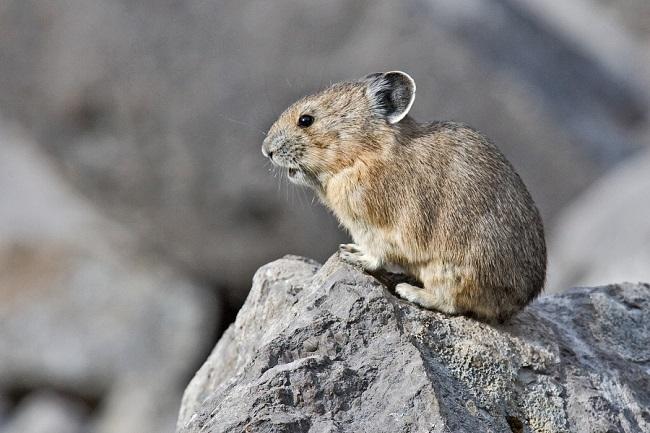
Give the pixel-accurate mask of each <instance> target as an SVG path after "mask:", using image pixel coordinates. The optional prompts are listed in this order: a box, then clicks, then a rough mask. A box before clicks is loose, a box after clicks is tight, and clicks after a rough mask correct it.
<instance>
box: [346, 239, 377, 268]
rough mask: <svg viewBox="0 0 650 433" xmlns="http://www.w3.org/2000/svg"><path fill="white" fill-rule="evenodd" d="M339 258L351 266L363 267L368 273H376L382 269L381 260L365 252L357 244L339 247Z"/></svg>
mask: <svg viewBox="0 0 650 433" xmlns="http://www.w3.org/2000/svg"><path fill="white" fill-rule="evenodd" d="M339 256H340V257H341V259H343V260H345V261H346V262H348V263H350V264H351V265H355V266H361V267H362V268H363V269H365V270H366V271H376V270H377V269H379V268H380V267H381V260H379V259H377V258H375V257H373V256H371V255H370V254H368V253H366V252H364V251H363V250H361V248H360V247H359V245H357V244H341V245H339Z"/></svg>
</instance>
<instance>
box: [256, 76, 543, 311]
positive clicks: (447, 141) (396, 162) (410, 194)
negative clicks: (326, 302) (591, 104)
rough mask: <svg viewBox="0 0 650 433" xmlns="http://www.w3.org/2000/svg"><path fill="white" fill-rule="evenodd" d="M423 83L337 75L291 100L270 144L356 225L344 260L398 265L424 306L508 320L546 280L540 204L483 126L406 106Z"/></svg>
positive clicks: (282, 162) (282, 163) (297, 179)
mask: <svg viewBox="0 0 650 433" xmlns="http://www.w3.org/2000/svg"><path fill="white" fill-rule="evenodd" d="M415 88H416V87H415V82H414V81H413V79H412V78H411V77H410V76H409V75H408V74H406V73H404V72H401V71H391V72H385V73H374V74H370V75H368V76H366V77H364V78H362V79H359V80H356V81H349V82H341V83H337V84H334V85H332V86H331V87H329V88H327V89H326V90H323V91H321V92H319V93H316V94H313V95H311V96H306V97H304V98H302V99H300V100H299V101H297V102H295V103H294V104H293V105H291V106H290V107H289V108H287V109H286V111H284V113H282V115H281V116H280V117H279V119H278V120H277V121H276V122H275V123H274V124H273V125H272V127H271V128H270V130H269V132H268V134H267V136H266V138H265V140H264V143H263V145H262V153H263V154H264V155H265V156H266V157H267V158H269V159H270V160H271V161H272V163H273V164H274V165H276V166H279V167H282V168H284V169H285V170H286V173H287V175H288V177H289V179H290V180H291V181H292V182H293V183H296V184H301V185H306V186H308V187H310V188H312V189H313V190H314V191H315V192H316V194H317V195H318V197H319V198H320V200H321V201H322V202H323V203H324V204H325V205H326V206H327V207H328V208H330V209H331V211H332V212H333V213H334V214H335V215H336V217H337V218H338V219H339V221H340V223H341V224H342V225H343V226H344V227H345V228H346V229H347V230H348V231H349V233H350V234H351V236H352V238H353V240H354V243H353V244H344V245H341V253H340V254H341V257H342V258H343V259H344V260H346V261H348V262H352V263H354V264H358V265H360V266H361V267H363V268H364V269H365V270H367V271H371V272H372V271H376V270H378V269H380V268H382V267H386V266H388V265H398V266H399V267H401V268H402V269H403V270H404V271H405V272H406V273H407V274H409V275H410V276H412V277H414V278H415V279H416V280H418V281H419V282H421V283H422V286H423V287H417V286H415V285H411V284H409V283H400V284H398V285H397V286H396V288H395V290H396V292H397V294H398V295H399V296H400V297H402V298H404V299H406V300H408V301H411V302H413V303H415V304H418V305H420V306H422V307H424V308H427V309H434V310H438V311H442V312H444V313H448V314H464V315H469V316H472V317H475V318H478V319H482V320H486V321H491V322H494V321H503V320H505V319H507V318H509V317H511V316H512V315H514V314H515V313H517V312H518V311H519V310H521V309H522V308H523V307H524V306H525V305H526V304H528V303H529V302H530V301H531V300H532V299H534V298H535V297H536V296H537V295H538V294H539V293H540V292H541V290H542V289H543V286H544V281H545V278H546V243H545V240H544V228H543V225H542V219H541V217H540V214H539V211H538V210H537V207H536V206H535V204H534V202H533V199H532V198H531V195H530V193H529V192H528V190H527V189H526V186H525V185H524V183H523V181H522V180H521V178H520V177H519V175H518V174H517V173H516V171H515V169H514V168H513V166H512V165H511V164H510V163H509V162H508V161H507V160H506V158H505V157H504V156H503V154H502V153H501V152H500V151H499V149H498V148H497V147H496V146H495V145H494V144H492V142H490V140H489V139H487V138H486V137H485V136H484V135H482V134H481V133H479V132H478V131H476V130H474V129H472V128H470V127H469V126H466V125H464V124H461V123H455V122H447V121H437V122H432V123H418V122H416V121H415V120H413V119H412V118H411V117H410V116H408V113H409V110H410V109H411V106H412V105H413V101H414V100H415Z"/></svg>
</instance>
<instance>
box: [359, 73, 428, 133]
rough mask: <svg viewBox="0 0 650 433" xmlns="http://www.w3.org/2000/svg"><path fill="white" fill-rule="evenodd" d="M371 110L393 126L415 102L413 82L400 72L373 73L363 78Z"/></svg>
mask: <svg viewBox="0 0 650 433" xmlns="http://www.w3.org/2000/svg"><path fill="white" fill-rule="evenodd" d="M364 81H366V82H367V83H368V84H367V88H366V94H367V95H368V98H369V99H370V101H371V104H372V109H373V110H374V111H375V112H377V113H378V114H380V115H382V116H384V117H385V118H386V121H387V122H388V123H390V124H394V123H397V122H399V121H400V120H402V119H403V118H404V117H406V115H407V114H408V112H409V111H410V110H411V107H412V106H413V101H415V81H414V80H413V78H411V76H410V75H409V74H407V73H406V72H402V71H390V72H384V73H378V72H376V73H373V74H369V75H366V76H365V77H364Z"/></svg>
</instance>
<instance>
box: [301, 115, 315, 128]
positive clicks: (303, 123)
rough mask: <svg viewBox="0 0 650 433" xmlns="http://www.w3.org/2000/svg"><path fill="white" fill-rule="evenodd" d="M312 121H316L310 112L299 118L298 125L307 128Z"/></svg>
mask: <svg viewBox="0 0 650 433" xmlns="http://www.w3.org/2000/svg"><path fill="white" fill-rule="evenodd" d="M312 123H314V118H313V117H312V116H310V115H309V114H303V115H302V116H300V117H299V118H298V126H300V127H301V128H307V127H309V126H310V125H311V124H312Z"/></svg>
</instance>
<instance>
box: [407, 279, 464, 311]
mask: <svg viewBox="0 0 650 433" xmlns="http://www.w3.org/2000/svg"><path fill="white" fill-rule="evenodd" d="M395 291H396V292H397V294H398V295H400V297H401V298H402V299H406V300H407V301H411V302H413V303H414V304H417V305H419V306H421V307H424V308H427V309H429V310H438V311H442V312H443V313H447V314H459V313H460V311H458V309H457V308H456V306H455V305H454V304H455V302H454V300H453V299H452V298H451V296H450V295H448V294H446V293H444V292H442V291H432V290H430V289H427V288H426V287H425V288H422V287H417V286H414V285H412V284H409V283H399V284H398V285H396V286H395Z"/></svg>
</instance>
